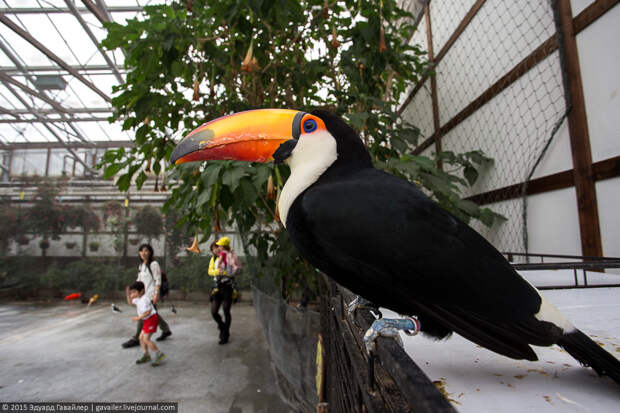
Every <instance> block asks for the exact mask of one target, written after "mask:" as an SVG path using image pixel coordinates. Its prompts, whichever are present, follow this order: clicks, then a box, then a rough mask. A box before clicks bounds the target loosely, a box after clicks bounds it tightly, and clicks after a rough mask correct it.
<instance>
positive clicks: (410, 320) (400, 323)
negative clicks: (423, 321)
mask: <svg viewBox="0 0 620 413" xmlns="http://www.w3.org/2000/svg"><path fill="white" fill-rule="evenodd" d="M399 330H404V331H405V334H407V335H409V336H415V335H416V334H418V332H419V331H420V321H418V319H417V318H416V317H407V318H381V319H379V320H375V321H374V322H373V323H372V325H371V326H370V328H369V329H368V331H366V334H364V344H365V345H366V351H367V352H368V353H370V352H373V351H374V350H375V340H376V339H377V337H379V336H383V337H394V339H396V341H397V342H398V344H399V345H400V346H401V347H403V340H402V339H401V338H400V334H398V331H399Z"/></svg>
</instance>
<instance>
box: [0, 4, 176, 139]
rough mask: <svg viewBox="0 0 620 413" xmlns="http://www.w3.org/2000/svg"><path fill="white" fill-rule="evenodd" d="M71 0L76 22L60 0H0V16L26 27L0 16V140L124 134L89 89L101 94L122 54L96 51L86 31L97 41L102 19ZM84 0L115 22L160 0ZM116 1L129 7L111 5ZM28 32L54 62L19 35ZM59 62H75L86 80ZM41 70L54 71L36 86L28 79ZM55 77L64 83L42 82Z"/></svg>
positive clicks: (112, 81)
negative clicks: (0, 17) (20, 31)
mask: <svg viewBox="0 0 620 413" xmlns="http://www.w3.org/2000/svg"><path fill="white" fill-rule="evenodd" d="M71 1H72V2H73V4H74V5H75V6H76V7H77V9H78V10H79V16H80V17H81V20H82V21H83V22H82V23H81V22H80V20H79V19H78V18H77V17H76V16H75V15H74V14H73V13H72V12H71V11H70V10H69V8H68V5H67V3H66V1H65V0H0V12H1V13H2V15H3V18H4V19H9V20H10V21H11V22H12V23H14V24H15V25H16V26H18V27H20V28H21V29H23V30H24V31H25V32H27V35H20V34H18V33H16V32H15V31H13V30H12V29H11V28H10V27H9V26H8V25H7V24H6V23H4V22H0V142H2V143H14V142H45V141H50V142H58V140H59V139H61V140H62V141H64V142H73V141H81V140H82V139H85V140H88V141H109V140H130V139H132V136H131V134H129V133H127V132H123V131H122V130H121V125H120V123H119V124H109V123H108V122H107V121H105V120H102V119H106V118H107V117H109V116H110V114H111V107H110V103H109V102H108V101H107V100H106V99H104V97H102V96H100V94H98V93H97V91H95V90H94V89H98V90H100V92H101V93H102V94H104V95H106V96H107V97H108V98H111V97H112V96H113V94H112V87H113V86H114V85H117V84H119V75H120V77H121V78H124V76H125V70H124V69H123V67H122V66H123V59H124V56H123V54H122V53H121V52H120V51H114V52H105V53H106V55H107V57H108V59H106V58H105V57H104V56H103V54H102V52H101V51H100V50H99V49H98V48H97V46H96V45H95V42H94V41H93V40H92V39H91V34H92V36H94V38H95V39H96V41H98V42H99V41H101V40H103V39H104V38H105V36H106V31H105V30H104V28H103V25H102V23H101V22H100V21H99V20H98V18H97V17H96V16H95V15H94V14H93V13H91V12H90V11H89V10H87V8H86V7H85V5H84V3H83V2H81V1H79V0H71ZM92 3H93V4H95V5H96V6H97V7H99V5H100V4H105V7H106V8H107V11H108V14H109V15H110V16H111V17H112V19H113V20H114V21H116V22H118V23H121V24H123V23H125V21H126V20H127V19H131V18H135V17H136V16H137V15H138V14H139V11H138V8H139V7H142V6H144V5H146V4H151V5H152V4H160V3H165V0H105V1H104V0H92ZM123 7H125V8H130V9H129V10H119V9H118V8H123ZM84 25H85V26H86V28H85V27H84ZM87 30H88V31H89V32H90V33H88V31H87ZM28 35H30V36H32V37H33V38H35V39H36V40H37V41H39V42H40V43H41V44H42V45H43V47H44V48H46V49H48V50H49V51H51V52H52V53H53V54H55V55H56V56H57V58H58V59H60V62H58V61H54V60H53V59H52V58H50V57H49V56H46V55H45V53H44V52H43V51H42V50H39V49H37V47H35V46H34V45H32V44H31V43H30V42H29V41H27V40H26V37H27V36H28ZM110 63H111V64H112V65H113V66H111V65H110ZM63 65H64V66H65V67H62V66H63ZM66 66H69V67H71V69H72V70H77V72H78V73H79V74H80V75H81V76H82V77H83V80H85V81H86V82H87V83H88V82H89V83H91V85H87V84H85V82H84V81H83V80H80V79H79V78H78V77H76V76H74V74H72V73H70V71H69V70H67V69H66ZM20 68H23V70H24V71H26V73H24V72H23V71H22V70H20ZM42 75H45V76H57V78H56V79H51V80H50V82H51V86H50V85H49V84H48V85H47V87H45V86H44V85H42V84H41V83H39V87H40V88H37V86H36V85H35V83H34V82H35V81H36V79H37V77H39V76H42ZM63 80H64V82H66V87H65V88H64V89H61V90H58V89H49V87H54V85H56V87H61V85H62V81H63ZM16 82H18V84H16ZM19 85H23V86H25V87H27V88H29V89H30V91H28V90H24V88H23V87H20V86H19ZM15 94H17V95H18V96H19V97H18V96H15ZM49 100H51V101H52V102H51V103H50V102H49ZM52 103H53V104H52ZM61 109H62V110H61Z"/></svg>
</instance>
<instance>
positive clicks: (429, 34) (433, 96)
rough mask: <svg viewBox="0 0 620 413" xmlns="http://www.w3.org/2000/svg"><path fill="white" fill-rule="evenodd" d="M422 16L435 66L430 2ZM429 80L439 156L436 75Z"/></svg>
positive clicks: (430, 57)
mask: <svg viewBox="0 0 620 413" xmlns="http://www.w3.org/2000/svg"><path fill="white" fill-rule="evenodd" d="M424 17H425V19H426V43H427V47H428V60H429V62H430V63H431V65H433V66H435V65H436V64H438V62H436V61H435V54H434V52H433V29H432V27H431V6H430V2H428V3H426V5H425V6H424ZM430 81H431V102H432V106H433V135H434V136H435V153H436V154H437V155H438V156H439V154H440V153H441V134H440V133H439V128H440V126H441V124H440V122H439V102H438V98H437V76H436V72H435V74H432V75H431V76H430ZM437 168H439V169H443V165H442V162H441V161H440V160H438V161H437Z"/></svg>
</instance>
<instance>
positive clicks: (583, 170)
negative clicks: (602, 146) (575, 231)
mask: <svg viewBox="0 0 620 413" xmlns="http://www.w3.org/2000/svg"><path fill="white" fill-rule="evenodd" d="M553 7H554V13H556V16H557V20H558V24H559V27H558V30H559V32H560V34H561V38H560V45H559V46H560V59H561V60H563V62H562V65H563V68H564V71H565V74H564V76H565V77H566V78H565V82H564V85H565V86H564V87H565V89H566V90H565V91H564V92H565V96H566V100H567V101H566V104H567V106H568V107H570V112H569V114H568V131H569V135H570V144H571V152H572V157H573V176H574V180H575V192H576V194H577V209H578V213H579V229H580V233H581V253H582V255H584V256H596V257H601V256H602V255H603V248H602V243H601V230H600V223H599V216H598V205H597V198H596V187H595V184H594V176H593V173H592V152H591V149H590V136H589V131H588V120H587V115H586V106H585V98H584V94H583V84H582V81H581V70H580V68H579V54H578V52H577V39H576V37H575V32H574V28H573V13H572V10H571V5H570V0H556V1H554V4H553Z"/></svg>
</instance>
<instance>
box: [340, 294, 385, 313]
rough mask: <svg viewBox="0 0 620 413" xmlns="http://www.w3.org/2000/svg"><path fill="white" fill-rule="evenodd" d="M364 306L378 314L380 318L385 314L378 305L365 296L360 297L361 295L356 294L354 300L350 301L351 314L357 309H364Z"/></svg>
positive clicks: (349, 311)
mask: <svg viewBox="0 0 620 413" xmlns="http://www.w3.org/2000/svg"><path fill="white" fill-rule="evenodd" d="M362 308H366V309H368V310H370V311H372V312H374V313H375V316H377V315H378V318H381V317H383V314H381V311H380V310H379V307H378V306H376V305H374V304H373V303H371V302H370V301H368V300H366V299H365V298H362V297H360V296H359V295H356V296H355V298H354V299H353V301H351V302H350V303H349V306H348V314H349V316H352V315H353V314H355V312H356V311H357V310H359V309H362Z"/></svg>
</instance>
